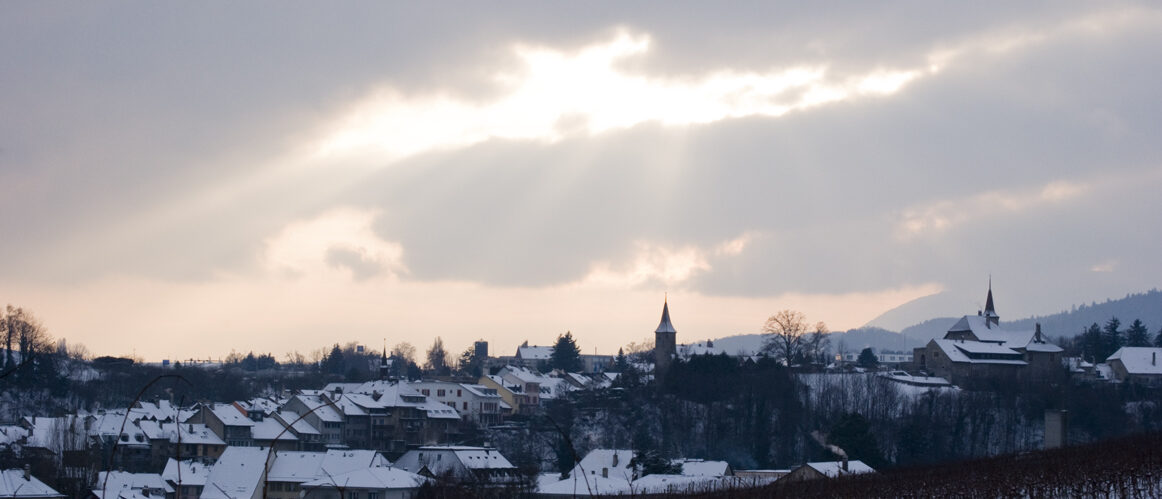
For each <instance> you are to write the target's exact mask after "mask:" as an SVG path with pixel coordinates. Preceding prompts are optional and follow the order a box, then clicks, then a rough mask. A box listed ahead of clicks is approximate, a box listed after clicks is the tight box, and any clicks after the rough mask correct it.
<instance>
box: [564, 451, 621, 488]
mask: <svg viewBox="0 0 1162 499" xmlns="http://www.w3.org/2000/svg"><path fill="white" fill-rule="evenodd" d="M631 460H633V451H632V450H628V449H593V450H591V451H589V453H588V454H585V457H583V458H581V461H580V462H578V463H577V464H576V465H574V466H573V469H572V471H570V472H569V474H570V475H577V474H578V473H580V474H583V475H588V476H589V477H594V476H601V474H602V470H603V469H608V470H609V472H608V473H609V476H610V477H611V478H613V477H617V478H619V479H622V480H626V481H629V480H632V479H633V467H631V466H630V465H629V462H630V461H631Z"/></svg>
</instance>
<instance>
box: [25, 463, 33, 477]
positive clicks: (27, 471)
mask: <svg viewBox="0 0 1162 499" xmlns="http://www.w3.org/2000/svg"><path fill="white" fill-rule="evenodd" d="M31 476H32V466H31V465H28V464H26V465H24V480H25V481H28V480H30V479H31Z"/></svg>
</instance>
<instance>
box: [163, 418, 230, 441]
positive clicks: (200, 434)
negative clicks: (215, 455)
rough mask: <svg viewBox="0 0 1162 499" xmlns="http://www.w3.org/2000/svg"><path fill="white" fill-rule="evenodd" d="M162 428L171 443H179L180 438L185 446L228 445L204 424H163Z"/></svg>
mask: <svg viewBox="0 0 1162 499" xmlns="http://www.w3.org/2000/svg"><path fill="white" fill-rule="evenodd" d="M161 428H162V430H163V431H164V432H165V434H166V436H167V437H168V438H169V441H170V442H171V443H175V444H176V443H178V439H179V438H180V439H181V442H182V443H183V444H201V445H226V442H225V441H224V440H222V439H221V438H219V437H218V435H216V434H214V432H212V431H210V429H209V428H208V427H206V425H204V424H193V423H180V424H177V423H163V424H162V425H161Z"/></svg>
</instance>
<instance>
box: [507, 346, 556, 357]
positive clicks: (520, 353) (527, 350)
mask: <svg viewBox="0 0 1162 499" xmlns="http://www.w3.org/2000/svg"><path fill="white" fill-rule="evenodd" d="M516 356H517V358H519V359H523V360H549V359H550V358H552V357H553V347H543V346H521V347H517V349H516Z"/></svg>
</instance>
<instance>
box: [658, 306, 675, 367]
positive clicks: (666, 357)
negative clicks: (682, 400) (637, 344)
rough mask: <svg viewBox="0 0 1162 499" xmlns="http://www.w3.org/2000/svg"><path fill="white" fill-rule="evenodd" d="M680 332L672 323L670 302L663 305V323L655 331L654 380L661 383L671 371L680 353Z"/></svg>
mask: <svg viewBox="0 0 1162 499" xmlns="http://www.w3.org/2000/svg"><path fill="white" fill-rule="evenodd" d="M677 335H678V331H677V330H675V329H674V325H673V324H672V323H670V300H669V299H668V298H667V299H666V301H665V302H663V303H662V321H661V322H659V323H658V329H656V330H654V379H655V380H656V381H658V382H661V380H662V378H664V377H665V376H666V372H667V371H669V370H670V363H671V362H673V360H674V357H675V356H676V355H677V353H678V345H677V343H676V342H677Z"/></svg>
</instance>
